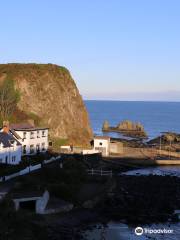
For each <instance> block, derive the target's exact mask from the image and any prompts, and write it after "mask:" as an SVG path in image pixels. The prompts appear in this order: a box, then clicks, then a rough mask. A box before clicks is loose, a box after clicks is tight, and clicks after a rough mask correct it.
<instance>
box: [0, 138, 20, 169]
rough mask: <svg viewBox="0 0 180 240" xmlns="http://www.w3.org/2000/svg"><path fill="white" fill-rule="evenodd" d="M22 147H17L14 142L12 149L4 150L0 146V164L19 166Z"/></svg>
mask: <svg viewBox="0 0 180 240" xmlns="http://www.w3.org/2000/svg"><path fill="white" fill-rule="evenodd" d="M21 153H22V146H18V145H17V143H16V142H15V143H14V144H13V145H12V147H6V148H4V147H3V146H2V145H0V163H6V164H13V165H16V164H19V162H20V161H21Z"/></svg>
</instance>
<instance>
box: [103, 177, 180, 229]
mask: <svg viewBox="0 0 180 240" xmlns="http://www.w3.org/2000/svg"><path fill="white" fill-rule="evenodd" d="M179 184H180V179H179V178H177V177H171V176H164V177H163V176H121V177H118V178H117V187H116V190H115V191H114V194H113V195H112V196H109V197H107V198H106V199H105V200H104V202H103V203H101V205H100V206H99V207H100V208H101V212H102V214H103V215H104V216H105V217H107V218H108V219H112V220H118V221H119V220H125V221H126V222H127V223H136V224H137V223H143V224H145V223H153V222H163V221H164V222H166V221H167V220H168V219H171V220H174V221H175V220H176V221H177V219H176V217H175V216H174V210H176V209H179V208H180V188H179Z"/></svg>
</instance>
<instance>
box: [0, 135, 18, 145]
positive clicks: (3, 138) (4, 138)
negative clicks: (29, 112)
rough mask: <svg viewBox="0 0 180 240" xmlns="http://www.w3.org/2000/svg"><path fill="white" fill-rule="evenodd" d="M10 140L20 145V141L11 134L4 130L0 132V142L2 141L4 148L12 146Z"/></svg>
mask: <svg viewBox="0 0 180 240" xmlns="http://www.w3.org/2000/svg"><path fill="white" fill-rule="evenodd" d="M11 141H16V142H17V145H18V146H20V145H21V143H20V142H19V141H17V140H16V139H15V138H14V137H13V136H12V134H10V133H6V132H0V143H2V144H3V146H4V147H5V148H6V147H11V146H12V142H11Z"/></svg>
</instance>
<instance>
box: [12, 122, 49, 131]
mask: <svg viewBox="0 0 180 240" xmlns="http://www.w3.org/2000/svg"><path fill="white" fill-rule="evenodd" d="M10 129H11V130H15V131H34V130H44V129H49V128H47V127H35V126H33V125H31V124H29V123H18V124H10Z"/></svg>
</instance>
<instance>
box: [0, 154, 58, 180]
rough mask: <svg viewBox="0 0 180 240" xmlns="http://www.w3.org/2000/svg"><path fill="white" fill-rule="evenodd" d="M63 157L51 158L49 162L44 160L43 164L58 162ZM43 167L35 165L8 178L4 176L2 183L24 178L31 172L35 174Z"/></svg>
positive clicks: (0, 178)
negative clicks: (20, 177)
mask: <svg viewBox="0 0 180 240" xmlns="http://www.w3.org/2000/svg"><path fill="white" fill-rule="evenodd" d="M60 158H61V156H57V157H52V158H50V159H49V160H44V161H43V163H44V164H48V163H51V162H53V161H56V160H58V159H60ZM41 167H42V164H37V165H33V166H31V165H30V166H28V167H26V168H24V169H22V170H21V171H19V172H16V173H13V174H10V175H7V176H3V177H0V182H4V181H7V180H10V179H12V178H15V177H18V176H23V175H25V174H28V173H30V172H33V171H35V170H38V169H40V168H41Z"/></svg>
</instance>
